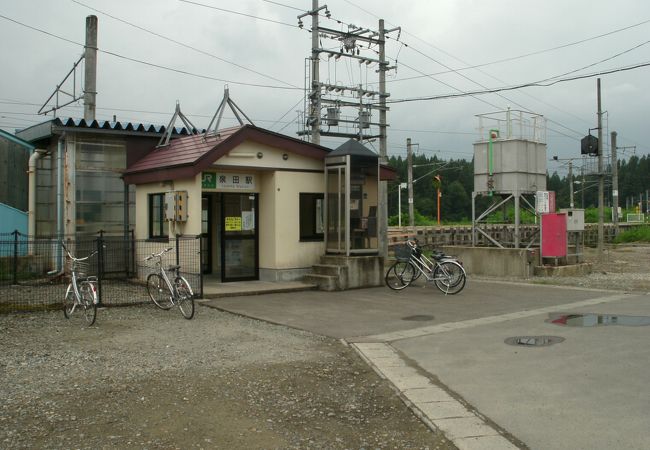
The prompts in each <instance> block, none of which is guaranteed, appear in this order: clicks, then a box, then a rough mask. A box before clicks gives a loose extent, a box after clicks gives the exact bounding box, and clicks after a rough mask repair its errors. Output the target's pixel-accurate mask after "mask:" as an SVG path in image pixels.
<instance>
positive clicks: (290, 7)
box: [262, 0, 305, 12]
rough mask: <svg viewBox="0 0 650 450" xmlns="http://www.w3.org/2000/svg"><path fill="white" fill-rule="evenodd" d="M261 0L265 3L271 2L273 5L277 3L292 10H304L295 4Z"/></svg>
mask: <svg viewBox="0 0 650 450" xmlns="http://www.w3.org/2000/svg"><path fill="white" fill-rule="evenodd" d="M262 1H263V2H265V3H271V4H273V5H278V6H283V7H285V8H289V9H293V10H294V11H300V12H305V10H304V9H302V8H296V7H295V6H289V5H285V4H284V3H279V2H274V1H271V0H262Z"/></svg>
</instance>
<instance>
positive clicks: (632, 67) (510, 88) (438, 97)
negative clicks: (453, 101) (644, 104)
mask: <svg viewBox="0 0 650 450" xmlns="http://www.w3.org/2000/svg"><path fill="white" fill-rule="evenodd" d="M647 66H650V62H644V63H637V64H633V65H630V66H624V67H618V68H614V69H609V70H603V71H600V72H595V73H590V74H585V75H577V76H574V77H568V78H562V79H558V80H554V81H552V82H550V83H540V82H532V83H524V84H519V85H516V86H505V87H500V88H494V89H485V90H481V91H472V92H463V93H457V94H441V95H431V96H423V97H411V98H403V99H396V100H387V101H386V103H406V102H416V101H429V100H441V99H448V98H457V97H467V96H474V95H483V94H493V93H495V92H502V91H513V90H517V89H523V88H527V87H548V86H553V85H555V84H559V83H564V82H567V81H575V80H581V79H585V78H593V77H597V76H602V75H609V74H612V73H617V72H626V71H629V70H635V69H639V68H642V67H647Z"/></svg>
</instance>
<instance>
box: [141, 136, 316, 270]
mask: <svg viewBox="0 0 650 450" xmlns="http://www.w3.org/2000/svg"><path fill="white" fill-rule="evenodd" d="M258 153H261V157H258ZM285 154H286V155H287V156H286V157H283V156H284V155H285ZM285 158H286V159H285ZM205 171H213V172H217V173H228V172H231V173H238V174H243V175H253V176H254V177H255V186H254V189H251V190H242V189H227V190H224V189H218V190H217V189H202V187H201V179H202V174H198V175H197V176H196V177H195V178H194V179H184V180H175V181H173V182H165V183H150V184H142V185H138V186H137V188H136V207H135V210H136V227H135V232H136V238H138V239H147V238H148V237H149V236H148V232H149V230H148V224H149V217H148V215H149V211H148V195H149V194H153V193H163V192H167V191H171V190H176V191H181V190H183V191H187V192H188V219H187V222H186V223H184V224H177V226H176V228H174V227H170V236H171V235H174V234H176V233H180V234H186V235H198V234H200V233H201V195H202V192H238V193H246V192H255V193H258V194H259V211H258V214H259V229H258V236H259V245H260V248H259V264H260V270H261V271H264V270H269V271H282V270H287V271H289V270H294V269H308V268H310V267H311V266H312V265H313V264H316V263H318V261H319V259H320V256H321V255H322V254H323V253H324V244H323V242H300V214H299V207H300V201H299V199H300V193H301V192H303V193H322V192H324V176H323V161H320V160H315V159H312V158H307V157H303V156H300V155H296V154H294V153H290V152H287V151H284V150H282V149H278V148H273V147H269V146H266V145H262V144H258V143H253V142H244V143H242V144H241V145H239V146H238V147H237V148H235V149H233V150H232V151H231V152H230V154H229V155H226V156H224V157H222V158H220V159H219V160H217V161H216V162H215V164H214V165H213V166H212V167H211V168H209V169H206V170H205ZM170 244H171V245H173V242H171V241H170ZM159 246H160V247H161V248H163V247H164V246H166V245H165V244H163V245H159ZM147 251H149V249H147ZM149 253H151V251H149ZM144 256H146V255H144Z"/></svg>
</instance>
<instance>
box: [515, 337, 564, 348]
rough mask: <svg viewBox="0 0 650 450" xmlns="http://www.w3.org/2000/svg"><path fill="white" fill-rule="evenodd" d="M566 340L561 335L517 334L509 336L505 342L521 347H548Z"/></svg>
mask: <svg viewBox="0 0 650 450" xmlns="http://www.w3.org/2000/svg"><path fill="white" fill-rule="evenodd" d="M562 341H564V338H563V337H560V336H515V337H509V338H508V339H506V340H505V341H504V342H505V343H506V344H508V345H517V346H520V347H548V346H549V345H553V344H557V343H559V342H562Z"/></svg>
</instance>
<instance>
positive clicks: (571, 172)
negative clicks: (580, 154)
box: [569, 159, 574, 209]
mask: <svg viewBox="0 0 650 450" xmlns="http://www.w3.org/2000/svg"><path fill="white" fill-rule="evenodd" d="M569 208H571V209H573V208H574V203H573V160H571V159H570V160H569Z"/></svg>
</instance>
